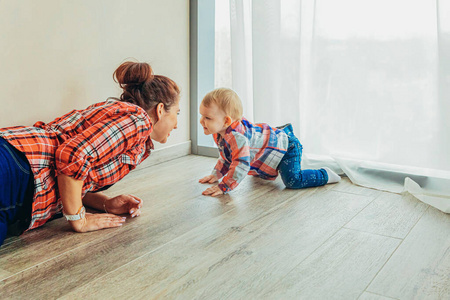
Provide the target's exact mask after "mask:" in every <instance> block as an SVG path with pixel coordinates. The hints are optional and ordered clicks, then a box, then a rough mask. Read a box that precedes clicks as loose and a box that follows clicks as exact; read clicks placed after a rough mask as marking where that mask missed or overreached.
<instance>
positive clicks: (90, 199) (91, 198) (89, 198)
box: [83, 192, 109, 210]
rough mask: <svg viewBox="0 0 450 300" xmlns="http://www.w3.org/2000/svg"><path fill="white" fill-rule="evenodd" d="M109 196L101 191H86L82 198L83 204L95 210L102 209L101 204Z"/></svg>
mask: <svg viewBox="0 0 450 300" xmlns="http://www.w3.org/2000/svg"><path fill="white" fill-rule="evenodd" d="M108 199H109V197H108V196H106V195H105V194H103V193H102V192H97V193H86V195H85V196H84V198H83V204H84V205H86V206H89V207H91V208H95V209H97V210H104V209H105V208H104V206H103V204H104V203H105V201H106V200H108Z"/></svg>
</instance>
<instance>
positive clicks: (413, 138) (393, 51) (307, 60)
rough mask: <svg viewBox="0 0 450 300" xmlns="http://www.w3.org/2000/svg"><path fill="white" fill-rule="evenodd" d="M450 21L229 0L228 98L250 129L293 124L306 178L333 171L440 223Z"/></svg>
mask: <svg viewBox="0 0 450 300" xmlns="http://www.w3.org/2000/svg"><path fill="white" fill-rule="evenodd" d="M449 11H450V4H449V1H430V0H414V1H411V0H378V1H372V0H340V1H335V0H315V1H314V0H303V1H298V0H282V1H280V0H258V1H251V0H230V16H231V17H230V20H231V24H230V25H231V65H232V87H233V88H234V89H235V90H236V91H237V92H238V94H239V95H240V96H241V98H242V100H243V102H244V114H245V116H246V117H247V118H248V119H250V120H253V121H255V122H267V123H269V124H271V125H272V126H276V125H280V124H283V123H287V122H290V123H292V124H293V125H294V128H295V132H296V134H297V135H298V136H299V138H300V141H301V142H302V144H303V146H304V151H305V160H304V167H319V166H324V165H325V164H328V165H330V166H331V167H334V168H336V169H337V168H338V167H340V168H341V169H342V170H343V171H344V172H345V173H346V174H347V175H348V176H349V178H350V179H351V180H352V181H353V182H354V183H356V184H360V185H364V186H367V187H372V188H377V189H381V190H387V191H392V192H402V191H403V190H404V189H406V190H408V191H410V192H411V193H413V194H414V195H416V197H418V198H419V199H421V200H422V201H424V202H427V203H429V204H432V205H434V206H436V207H438V208H439V209H441V210H443V211H446V212H450V154H449V153H450V130H449V128H450V120H449V119H450V118H449V113H450V92H449V91H450V90H449V89H450V87H449V86H450V78H449V76H450V75H449V74H450V66H449V65H450V57H449V56H450V54H449V53H450V23H449V18H450V13H449ZM407 178H410V179H407ZM405 180H406V185H405Z"/></svg>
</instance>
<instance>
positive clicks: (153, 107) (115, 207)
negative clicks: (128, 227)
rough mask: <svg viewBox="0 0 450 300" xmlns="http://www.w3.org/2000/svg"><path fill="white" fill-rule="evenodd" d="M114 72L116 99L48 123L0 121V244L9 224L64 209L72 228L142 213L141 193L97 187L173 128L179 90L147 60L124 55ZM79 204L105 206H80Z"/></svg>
mask: <svg viewBox="0 0 450 300" xmlns="http://www.w3.org/2000/svg"><path fill="white" fill-rule="evenodd" d="M114 77H115V80H116V81H117V82H118V83H119V85H120V87H121V88H122V89H123V93H122V95H121V96H120V99H116V98H108V99H107V101H105V102H100V103H97V104H94V105H91V106H89V107H88V108H86V109H84V110H73V111H71V112H70V113H68V114H66V115H64V116H62V117H60V118H57V119H55V120H54V121H52V122H50V123H48V124H44V123H43V122H38V123H36V124H34V126H32V127H25V126H17V127H9V128H3V129H0V245H1V244H2V243H3V241H4V239H5V237H6V234H7V231H9V232H10V233H13V234H14V233H15V234H20V233H22V232H23V231H24V230H26V229H28V230H29V229H33V228H36V227H39V226H42V225H43V224H45V223H46V222H47V221H49V220H51V219H52V218H53V217H54V216H55V215H56V214H57V213H59V212H61V211H62V212H63V214H64V216H65V217H66V218H67V220H68V221H69V223H70V225H71V227H72V229H73V230H74V231H76V232H87V231H93V230H98V229H102V228H110V227H118V226H121V225H122V223H123V222H124V221H125V218H123V217H119V216H117V215H118V214H125V213H129V214H130V215H131V216H132V217H136V216H139V214H140V208H141V206H142V200H141V199H139V198H137V197H134V196H131V195H120V196H117V197H114V198H108V197H107V196H106V195H104V194H103V193H102V192H101V191H102V190H105V189H107V188H109V187H110V186H111V185H113V184H114V183H116V182H117V181H119V180H120V179H122V178H123V177H124V176H125V175H126V174H128V173H129V172H130V171H131V170H133V169H134V168H136V166H137V165H138V164H140V163H141V162H142V161H144V160H145V159H146V158H147V157H148V156H149V155H150V150H151V149H153V142H152V141H157V142H159V143H165V142H166V141H167V138H168V136H169V135H170V132H171V131H172V129H175V128H177V115H178V113H179V100H180V96H179V95H180V90H179V88H178V86H177V85H176V83H175V82H173V81H172V80H171V79H169V78H167V77H165V76H161V75H153V72H152V69H151V67H150V65H148V64H147V63H135V62H125V63H123V64H122V65H120V66H119V67H118V68H117V70H116V71H115V72H114ZM84 205H86V206H89V207H92V208H95V209H98V210H104V211H105V212H106V213H101V214H89V213H85V208H84ZM8 227H9V230H7V229H8Z"/></svg>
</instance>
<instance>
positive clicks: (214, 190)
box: [202, 185, 223, 197]
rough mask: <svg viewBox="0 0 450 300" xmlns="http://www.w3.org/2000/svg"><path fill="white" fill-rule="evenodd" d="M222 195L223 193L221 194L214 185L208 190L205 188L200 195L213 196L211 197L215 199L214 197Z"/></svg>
mask: <svg viewBox="0 0 450 300" xmlns="http://www.w3.org/2000/svg"><path fill="white" fill-rule="evenodd" d="M222 194H223V192H222V190H221V189H220V188H219V186H218V185H215V186H212V187H210V188H207V189H206V190H205V191H204V192H203V193H202V195H205V196H208V195H209V196H213V197H215V196H219V195H222Z"/></svg>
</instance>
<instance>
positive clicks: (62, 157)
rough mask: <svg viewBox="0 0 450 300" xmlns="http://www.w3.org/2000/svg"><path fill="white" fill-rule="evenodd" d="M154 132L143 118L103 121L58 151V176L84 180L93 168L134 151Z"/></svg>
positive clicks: (56, 154) (112, 117) (118, 117)
mask: <svg viewBox="0 0 450 300" xmlns="http://www.w3.org/2000/svg"><path fill="white" fill-rule="evenodd" d="M150 131H151V124H150V122H149V121H148V119H146V118H144V117H141V116H139V115H134V114H125V115H116V116H111V117H109V118H106V119H103V120H102V121H101V122H97V123H95V124H92V125H90V126H89V127H87V128H86V129H85V130H83V131H82V132H81V133H79V134H77V135H76V136H74V137H72V138H70V139H68V140H66V141H65V142H64V143H62V144H61V145H60V146H59V147H58V148H57V150H56V153H55V164H56V170H57V173H58V174H65V175H67V176H70V177H72V178H74V179H77V180H84V179H86V177H87V176H88V175H89V173H90V170H91V169H92V166H93V165H99V164H103V163H106V162H108V161H109V160H111V159H112V158H114V157H116V156H118V155H120V154H122V153H124V152H125V151H127V150H129V149H132V148H133V147H135V146H136V145H138V144H140V143H142V142H143V140H146V139H147V138H148V136H149V134H150ZM93 179H94V180H95V178H93Z"/></svg>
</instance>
